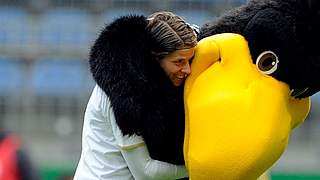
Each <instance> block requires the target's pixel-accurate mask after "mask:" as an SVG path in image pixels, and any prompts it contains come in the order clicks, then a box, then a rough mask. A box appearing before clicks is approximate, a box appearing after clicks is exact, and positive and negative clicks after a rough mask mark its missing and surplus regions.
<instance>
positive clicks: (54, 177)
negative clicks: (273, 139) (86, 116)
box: [40, 165, 320, 180]
mask: <svg viewBox="0 0 320 180" xmlns="http://www.w3.org/2000/svg"><path fill="white" fill-rule="evenodd" d="M73 173H74V166H72V165H69V166H68V165H65V166H43V167H41V168H40V176H41V180H67V177H68V176H72V175H73ZM271 180H320V173H319V172H318V173H306V174H302V173H301V174H299V173H297V174H293V173H279V172H277V173H272V172H271Z"/></svg>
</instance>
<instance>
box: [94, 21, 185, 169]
mask: <svg viewBox="0 0 320 180" xmlns="http://www.w3.org/2000/svg"><path fill="white" fill-rule="evenodd" d="M146 27H147V20H146V17H144V16H135V15H132V16H124V17H120V18H118V19H116V20H115V21H114V22H112V23H111V24H110V25H107V26H106V27H105V28H104V29H103V31H102V32H101V34H100V35H99V37H98V39H97V40H96V41H95V43H94V45H93V47H92V49H91V53H90V60H89V63H90V68H91V72H92V75H93V77H94V80H95V81H96V83H97V84H98V85H99V86H100V87H101V88H102V89H103V90H104V92H105V93H106V94H107V95H108V97H109V98H110V101H111V104H112V107H113V110H114V113H115V117H116V122H117V124H118V125H119V127H120V129H121V131H122V133H123V134H124V135H132V134H138V135H141V136H142V137H143V138H144V140H145V143H146V145H147V148H148V150H149V153H150V156H151V158H153V159H157V160H161V161H166V162H169V163H173V164H183V163H184V160H183V138H184V108H183V107H184V105H183V87H181V88H177V87H175V86H173V84H172V83H171V81H170V79H169V78H168V77H167V76H166V74H165V73H164V71H163V70H162V69H161V67H160V66H159V63H158V62H157V61H156V59H155V58H154V57H153V55H152V54H151V51H152V50H154V49H157V48H158V47H157V43H156V42H155V40H154V39H153V38H152V36H151V34H150V33H149V31H148V29H147V28H146Z"/></svg>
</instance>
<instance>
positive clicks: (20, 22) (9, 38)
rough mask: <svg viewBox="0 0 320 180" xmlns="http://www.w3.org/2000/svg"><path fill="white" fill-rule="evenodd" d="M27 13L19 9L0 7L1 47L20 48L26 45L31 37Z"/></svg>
mask: <svg viewBox="0 0 320 180" xmlns="http://www.w3.org/2000/svg"><path fill="white" fill-rule="evenodd" d="M28 20H29V18H28V13H27V12H26V11H24V10H23V9H20V8H15V7H0V43H1V45H10V46H20V45H23V44H27V43H28V41H30V37H31V26H30V24H29V23H28Z"/></svg>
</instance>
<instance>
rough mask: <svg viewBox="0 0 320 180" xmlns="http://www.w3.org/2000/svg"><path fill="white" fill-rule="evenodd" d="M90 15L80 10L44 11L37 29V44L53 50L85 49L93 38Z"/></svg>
mask: <svg viewBox="0 0 320 180" xmlns="http://www.w3.org/2000/svg"><path fill="white" fill-rule="evenodd" d="M92 22H93V21H92V19H91V16H90V14H88V13H87V12H86V11H83V10H81V9H75V8H56V9H51V10H48V11H46V12H45V13H44V14H43V16H42V18H41V20H40V27H39V44H42V45H47V46H49V47H54V48H68V47H75V48H87V47H88V45H89V43H90V41H92V38H93V37H94V35H95V34H94V33H93V30H92V29H94V25H93V23H92Z"/></svg>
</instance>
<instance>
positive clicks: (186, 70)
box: [181, 63, 191, 75]
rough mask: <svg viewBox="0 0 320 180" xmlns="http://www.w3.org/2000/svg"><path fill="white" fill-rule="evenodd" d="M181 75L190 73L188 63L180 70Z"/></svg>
mask: <svg viewBox="0 0 320 180" xmlns="http://www.w3.org/2000/svg"><path fill="white" fill-rule="evenodd" d="M181 71H182V72H183V73H186V74H188V75H189V74H190V73H191V67H190V64H189V63H185V64H184V66H183V67H182V70H181Z"/></svg>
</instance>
